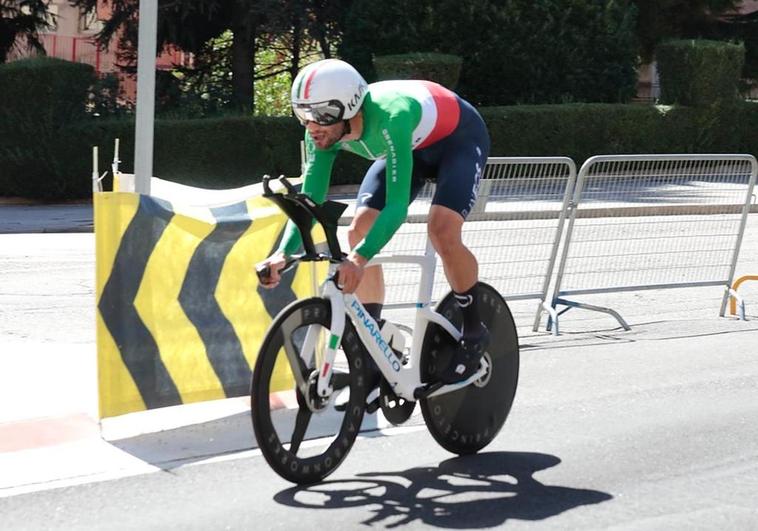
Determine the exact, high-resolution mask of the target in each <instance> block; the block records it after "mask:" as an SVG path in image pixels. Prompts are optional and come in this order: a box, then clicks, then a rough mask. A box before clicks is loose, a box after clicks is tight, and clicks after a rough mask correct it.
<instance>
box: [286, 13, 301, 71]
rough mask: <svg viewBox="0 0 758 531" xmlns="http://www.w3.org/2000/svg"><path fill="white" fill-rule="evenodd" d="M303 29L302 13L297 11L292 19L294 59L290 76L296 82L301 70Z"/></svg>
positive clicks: (291, 62)
mask: <svg viewBox="0 0 758 531" xmlns="http://www.w3.org/2000/svg"><path fill="white" fill-rule="evenodd" d="M302 36H303V30H302V26H301V24H300V14H299V13H296V14H295V16H294V17H293V20H292V50H291V52H292V59H291V61H290V69H289V70H290V78H291V82H292V83H294V82H295V78H296V77H297V73H298V71H299V70H300V43H301V42H302Z"/></svg>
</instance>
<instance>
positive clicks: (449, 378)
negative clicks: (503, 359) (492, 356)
mask: <svg viewBox="0 0 758 531" xmlns="http://www.w3.org/2000/svg"><path fill="white" fill-rule="evenodd" d="M489 343H490V332H489V330H487V327H486V326H484V324H482V326H481V327H480V328H479V330H478V331H477V332H476V333H474V334H471V335H467V334H465V333H464V335H463V337H462V338H461V341H460V343H459V346H458V350H457V351H456V353H455V355H454V356H453V360H452V361H451V363H450V366H449V367H448V368H447V369H446V370H445V371H443V372H442V374H441V375H440V381H441V382H443V383H446V384H451V383H456V382H461V381H463V380H466V379H468V378H470V377H471V376H472V375H473V374H474V373H476V371H478V370H479V361H480V360H481V359H482V356H483V355H484V351H485V350H486V349H487V347H488V346H489Z"/></svg>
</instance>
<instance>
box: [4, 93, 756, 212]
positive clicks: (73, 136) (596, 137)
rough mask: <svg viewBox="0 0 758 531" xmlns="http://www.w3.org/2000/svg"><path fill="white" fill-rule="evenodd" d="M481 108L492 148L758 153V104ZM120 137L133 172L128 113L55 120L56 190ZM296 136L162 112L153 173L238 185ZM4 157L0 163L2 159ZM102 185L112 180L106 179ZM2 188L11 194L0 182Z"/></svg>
mask: <svg viewBox="0 0 758 531" xmlns="http://www.w3.org/2000/svg"><path fill="white" fill-rule="evenodd" d="M480 112H481V114H482V116H483V117H484V119H485V121H486V122H487V126H488V128H489V131H490V135H491V137H492V149H491V151H490V154H491V155H492V156H568V157H571V158H572V159H574V161H575V162H576V163H577V164H582V162H584V160H586V159H587V158H588V157H591V156H593V155H601V154H632V153H728V152H739V153H752V154H758V135H756V134H755V131H756V130H758V104H751V103H742V104H739V105H737V106H729V107H718V106H714V107H709V108H696V107H681V106H674V107H663V106H660V107H653V106H642V105H611V104H565V105H519V106H508V107H485V108H481V109H480ZM116 138H120V139H121V145H120V158H121V160H122V161H123V162H122V164H121V170H122V171H124V172H126V173H130V172H132V171H133V160H134V122H133V121H132V120H113V121H102V120H96V119H87V120H85V121H80V122H79V123H77V124H73V125H70V126H68V127H65V128H63V129H61V130H60V131H59V138H58V139H56V143H55V149H54V151H55V157H53V158H51V159H50V160H53V161H54V162H55V165H56V166H55V167H54V168H53V169H52V170H51V171H54V172H55V174H56V175H65V176H67V179H68V182H69V184H68V185H67V186H66V187H63V188H61V189H60V190H61V191H60V192H59V195H57V196H55V198H56V199H67V198H73V197H86V196H87V195H89V193H90V189H91V187H90V175H91V171H92V168H91V160H92V158H91V152H92V146H93V145H98V146H99V147H100V161H99V166H100V168H101V171H104V170H105V169H107V168H109V165H110V162H111V159H112V157H113V142H114V140H115V139H116ZM302 139H303V128H302V127H301V126H300V125H299V124H298V123H297V121H296V120H295V119H293V118H290V117H286V118H263V117H244V118H240V117H228V118H209V119H197V120H158V121H156V125H155V149H154V157H155V159H154V165H153V167H154V174H155V175H157V176H158V177H161V178H163V179H168V180H172V181H176V182H180V183H183V184H188V185H193V186H201V187H206V188H231V187H236V186H242V185H246V184H250V183H253V182H257V181H259V180H260V178H261V176H262V175H263V174H266V173H268V174H271V175H278V174H282V173H283V174H285V175H290V176H294V175H298V174H299V173H300V148H299V146H300V141H301V140H302ZM43 162H44V161H39V163H40V164H42V163H43ZM370 164H371V161H368V160H365V159H362V158H360V157H357V156H355V155H351V154H349V153H344V154H341V155H340V156H339V157H337V161H336V163H335V167H334V172H333V175H332V181H331V182H332V184H348V183H350V184H357V183H359V182H360V181H361V179H362V178H363V175H364V173H365V171H366V169H367V168H368V166H369V165H370ZM0 167H4V164H3V161H0ZM37 171H39V170H37ZM106 189H110V184H109V183H106ZM0 195H9V194H8V193H7V191H6V190H5V189H2V188H0ZM21 195H24V194H21ZM31 197H36V196H34V195H32V196H31ZM49 197H50V196H49Z"/></svg>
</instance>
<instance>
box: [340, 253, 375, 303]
mask: <svg viewBox="0 0 758 531" xmlns="http://www.w3.org/2000/svg"><path fill="white" fill-rule="evenodd" d="M367 262H368V260H366V259H365V258H363V257H362V256H361V255H359V254H357V253H350V254H349V255H348V257H347V260H345V261H344V262H342V263H341V264H340V266H339V268H338V269H337V271H338V273H339V285H340V287H341V288H342V291H343V293H353V292H354V291H355V290H356V289H358V285H359V284H360V283H361V279H362V278H363V268H364V266H365V265H366V263H367Z"/></svg>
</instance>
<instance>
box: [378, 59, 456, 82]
mask: <svg viewBox="0 0 758 531" xmlns="http://www.w3.org/2000/svg"><path fill="white" fill-rule="evenodd" d="M462 63H463V59H461V57H459V56H457V55H450V54H442V53H429V52H426V53H425V52H415V53H405V54H397V55H380V56H376V57H374V68H375V69H376V74H377V77H378V78H379V79H426V80H429V81H434V82H436V83H439V84H440V85H443V86H445V87H447V88H449V89H455V86H456V85H457V84H458V78H460V76H461V65H462Z"/></svg>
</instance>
